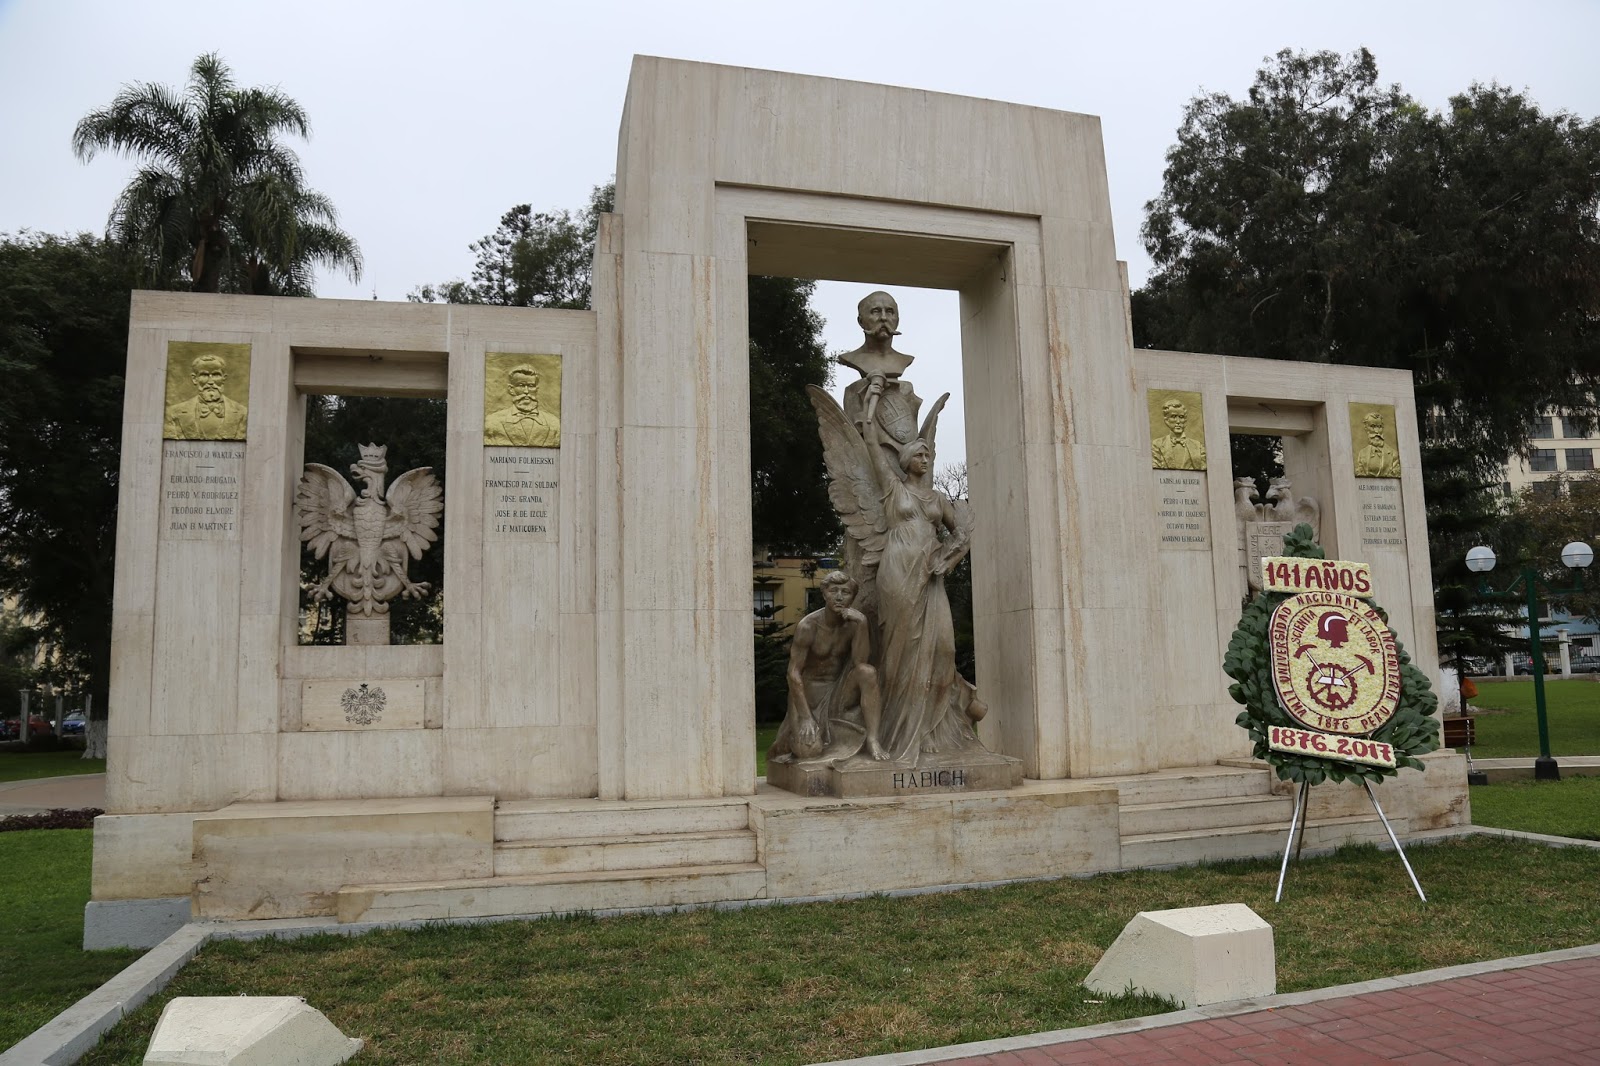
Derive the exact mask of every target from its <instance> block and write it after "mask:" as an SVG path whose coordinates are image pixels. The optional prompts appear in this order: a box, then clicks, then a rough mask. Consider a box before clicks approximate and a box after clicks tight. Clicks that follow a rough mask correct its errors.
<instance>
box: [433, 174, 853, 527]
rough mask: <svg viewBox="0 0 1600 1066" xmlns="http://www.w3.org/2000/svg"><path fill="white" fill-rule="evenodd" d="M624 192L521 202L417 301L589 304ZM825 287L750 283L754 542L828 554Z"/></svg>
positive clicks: (789, 281)
mask: <svg viewBox="0 0 1600 1066" xmlns="http://www.w3.org/2000/svg"><path fill="white" fill-rule="evenodd" d="M615 191H616V189H615V185H613V184H606V185H600V186H597V187H596V188H595V190H594V192H593V193H592V194H591V195H590V197H589V203H588V204H587V205H586V206H585V207H584V208H583V209H582V210H581V211H579V212H577V213H576V214H574V213H572V212H570V211H555V212H541V213H535V212H534V211H533V209H532V207H530V206H529V205H527V204H519V205H517V206H516V207H513V208H512V209H511V210H510V211H507V212H506V213H505V214H504V215H503V216H501V219H500V225H499V226H498V227H497V228H496V229H495V231H494V232H493V233H491V234H489V235H488V236H487V237H484V238H482V239H481V240H478V241H474V242H473V243H472V244H471V245H469V247H470V248H471V250H472V251H473V253H474V254H476V256H477V263H476V265H475V266H474V267H473V270H472V277H471V279H470V280H466V281H462V280H456V281H447V282H443V283H436V284H430V285H423V286H420V287H419V288H417V289H415V290H413V291H412V292H411V293H410V295H409V298H410V299H412V300H416V301H420V302H434V301H443V302H446V303H482V304H503V305H508V306H515V307H565V308H585V307H588V306H589V302H590V272H591V269H592V264H593V261H594V245H595V238H596V234H597V232H598V229H599V224H600V216H601V215H602V214H604V213H605V212H608V211H610V210H611V208H612V204H613V200H614V198H615ZM815 291H816V283H815V282H811V281H800V280H796V279H793V278H768V277H752V278H751V279H750V284H749V289H748V299H749V311H750V314H749V321H750V484H751V510H752V512H753V519H754V539H755V541H756V542H757V543H759V544H765V545H767V547H768V548H770V549H771V550H772V551H773V552H775V553H778V554H792V555H808V554H821V553H824V552H827V551H830V550H832V549H833V548H834V547H835V545H836V544H837V542H838V536H839V529H838V522H837V521H836V519H835V518H834V516H833V507H832V505H831V504H830V503H829V502H828V492H827V480H826V472H825V469H824V466H823V462H822V441H821V438H820V437H819V436H818V435H817V429H816V418H815V415H814V414H813V413H812V412H811V407H810V404H809V402H808V401H807V400H806V398H805V386H806V385H808V384H816V385H826V384H827V383H828V380H829V375H830V364H829V361H828V355H827V350H826V349H825V348H824V347H823V345H822V341H821V333H822V319H821V317H820V316H819V315H817V314H816V312H814V311H812V310H811V308H810V299H811V295H812V293H813V292H815Z"/></svg>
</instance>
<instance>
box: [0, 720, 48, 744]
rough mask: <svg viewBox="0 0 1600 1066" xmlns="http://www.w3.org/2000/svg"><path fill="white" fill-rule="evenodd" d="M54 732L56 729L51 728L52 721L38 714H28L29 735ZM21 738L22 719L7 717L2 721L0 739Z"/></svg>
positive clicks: (35, 735) (0, 723) (34, 735)
mask: <svg viewBox="0 0 1600 1066" xmlns="http://www.w3.org/2000/svg"><path fill="white" fill-rule="evenodd" d="M53 732H55V730H53V729H51V728H50V723H49V722H47V721H45V720H44V719H43V718H42V717H40V716H39V715H37V714H30V715H28V735H29V736H30V737H38V736H43V735H44V734H46V733H53ZM21 739H22V719H20V718H7V719H6V720H5V721H3V722H0V740H21Z"/></svg>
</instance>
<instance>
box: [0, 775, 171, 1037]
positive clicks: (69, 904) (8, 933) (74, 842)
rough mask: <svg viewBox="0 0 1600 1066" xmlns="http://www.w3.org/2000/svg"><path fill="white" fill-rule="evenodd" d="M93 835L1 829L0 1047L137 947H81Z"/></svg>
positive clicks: (102, 977) (89, 987) (132, 955)
mask: <svg viewBox="0 0 1600 1066" xmlns="http://www.w3.org/2000/svg"><path fill="white" fill-rule="evenodd" d="M24 757H25V758H39V757H40V756H24ZM91 837H92V831H91V830H88V829H32V830H26V831H23V832H17V833H0V901H3V903H0V988H3V989H4V994H5V1008H4V1009H3V1010H0V1049H4V1048H8V1047H10V1046H11V1045H12V1044H15V1043H16V1042H17V1041H19V1040H21V1039H22V1038H23V1037H25V1036H27V1035H28V1034H29V1033H31V1032H33V1031H34V1030H35V1029H37V1028H39V1026H41V1025H43V1024H44V1023H45V1022H47V1021H49V1020H50V1019H51V1018H53V1017H55V1016H56V1015H57V1014H58V1013H60V1012H61V1011H62V1010H65V1009H66V1008H67V1007H70V1006H71V1005H72V1004H73V1003H74V1002H75V1001H76V1000H78V999H79V998H81V997H83V996H85V995H88V994H89V993H90V992H92V991H94V989H95V988H97V987H98V986H99V985H101V984H102V983H104V982H105V981H106V980H107V979H108V978H110V977H111V976H112V975H113V974H115V973H116V972H117V971H118V970H120V969H122V968H123V967H124V966H126V965H128V963H130V962H132V961H133V960H134V959H136V958H138V957H139V955H141V954H142V952H138V951H87V952H86V951H83V950H81V948H80V945H81V944H82V943H83V905H84V904H85V903H87V902H88V901H89V851H90V840H91Z"/></svg>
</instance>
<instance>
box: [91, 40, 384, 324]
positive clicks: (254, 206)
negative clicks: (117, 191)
mask: <svg viewBox="0 0 1600 1066" xmlns="http://www.w3.org/2000/svg"><path fill="white" fill-rule="evenodd" d="M309 131H310V126H309V123H308V122H307V120H306V114H305V111H304V110H302V109H301V107H300V105H299V104H297V103H296V102H295V101H294V100H292V99H290V98H289V97H288V96H285V95H284V94H283V93H281V92H279V91H278V90H276V89H241V88H239V87H237V86H236V85H235V84H234V83H233V79H232V76H231V75H230V73H229V71H228V67H227V65H226V64H224V63H223V62H222V60H221V59H220V58H219V57H218V56H217V55H216V54H215V53H207V54H205V55H202V56H201V57H200V58H199V59H196V60H195V61H194V66H193V67H191V68H190V71H189V83H188V85H187V86H186V87H185V88H184V89H183V90H182V91H181V92H179V91H177V90H174V89H172V88H169V87H167V86H164V85H155V84H141V83H136V84H133V85H129V86H126V87H124V88H123V90H122V91H121V92H119V93H118V94H117V96H116V98H115V99H114V100H112V101H111V103H110V105H109V106H107V107H104V108H101V109H99V110H97V111H91V112H90V113H89V114H87V115H85V116H84V117H83V119H82V120H81V121H80V122H79V123H78V125H77V128H76V129H75V130H73V134H72V148H73V151H74V152H75V153H76V154H77V156H78V158H79V159H82V160H83V161H85V162H88V161H89V160H90V159H92V158H94V155H95V153H96V152H98V151H101V150H103V149H111V150H114V151H119V152H125V153H127V154H129V155H132V156H134V157H136V158H138V159H140V160H141V166H140V168H139V170H138V172H137V173H136V174H135V175H134V178H133V180H132V181H131V182H129V183H128V186H127V187H126V188H125V189H123V190H122V193H121V195H119V196H118V197H117V201H116V203H115V204H114V205H113V207H112V210H111V218H110V221H109V222H108V224H107V230H108V235H109V236H110V238H111V239H112V240H115V241H117V242H118V243H121V244H124V245H126V246H128V247H130V248H133V249H135V250H137V252H138V253H139V255H140V258H141V260H142V261H143V263H144V268H145V274H146V280H147V281H151V282H154V283H156V284H163V283H170V282H172V281H174V280H177V279H183V278H187V279H188V282H189V285H190V287H191V288H192V289H194V291H196V292H220V291H222V289H223V287H224V286H226V287H227V288H228V289H229V290H230V291H240V292H251V293H270V292H282V293H290V294H300V295H305V294H309V292H310V280H311V267H312V265H313V264H315V263H323V264H326V265H328V266H332V267H337V268H340V269H342V270H344V271H345V272H346V273H347V274H349V275H350V277H351V278H352V279H355V278H359V277H360V275H361V254H360V252H359V250H358V249H357V248H356V244H355V241H354V240H353V239H351V237H350V236H349V235H348V234H346V233H344V232H343V231H342V230H340V229H339V228H338V225H337V216H336V215H335V213H334V210H333V205H332V203H330V202H329V201H328V199H327V197H325V196H322V195H321V194H319V193H316V192H313V191H312V190H309V189H306V188H304V186H303V180H304V179H303V175H302V174H301V171H300V160H299V158H298V157H297V156H296V155H295V153H294V151H293V150H292V149H290V148H288V147H286V146H284V145H282V144H280V143H279V142H278V140H277V137H278V135H279V134H281V133H291V134H295V135H298V136H300V137H305V136H307V135H308V133H309Z"/></svg>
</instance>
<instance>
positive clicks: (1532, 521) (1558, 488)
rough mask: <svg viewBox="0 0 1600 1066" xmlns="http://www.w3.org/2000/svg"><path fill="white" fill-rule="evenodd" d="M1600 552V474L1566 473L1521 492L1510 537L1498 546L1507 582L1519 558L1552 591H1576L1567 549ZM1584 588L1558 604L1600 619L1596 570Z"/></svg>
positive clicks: (1511, 516)
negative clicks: (1576, 546)
mask: <svg viewBox="0 0 1600 1066" xmlns="http://www.w3.org/2000/svg"><path fill="white" fill-rule="evenodd" d="M1575 540H1577V541H1582V542H1584V543H1585V544H1587V545H1589V547H1590V548H1600V472H1594V471H1591V472H1589V473H1587V474H1560V475H1557V476H1556V477H1555V478H1552V479H1551V480H1549V481H1546V482H1543V483H1542V485H1541V486H1537V487H1535V486H1530V487H1529V488H1526V489H1524V490H1523V491H1522V492H1520V493H1518V494H1517V496H1516V498H1515V499H1514V500H1513V501H1512V503H1511V509H1510V512H1509V513H1508V514H1507V516H1506V530H1505V535H1504V536H1503V537H1502V538H1501V540H1500V543H1499V544H1498V545H1496V546H1495V551H1496V553H1497V554H1499V556H1500V558H1501V560H1503V565H1502V566H1501V567H1496V572H1497V573H1500V572H1501V571H1502V570H1503V571H1504V573H1503V574H1501V578H1502V580H1506V577H1505V575H1506V574H1509V573H1510V571H1511V567H1512V566H1515V565H1518V560H1519V559H1521V560H1526V561H1527V562H1528V563H1531V564H1532V565H1533V566H1534V567H1535V568H1536V569H1538V570H1539V572H1540V573H1541V574H1542V575H1543V577H1544V579H1545V581H1546V582H1547V583H1548V585H1549V586H1550V587H1551V588H1571V587H1572V586H1573V584H1574V583H1575V581H1576V575H1575V574H1574V573H1573V571H1572V570H1570V569H1568V568H1567V567H1566V566H1565V565H1564V564H1563V563H1562V562H1561V549H1562V548H1563V547H1565V546H1566V545H1568V544H1570V543H1571V542H1573V541H1575ZM1583 578H1584V580H1583V585H1584V590H1583V591H1582V592H1578V593H1575V594H1573V595H1569V596H1563V597H1560V598H1559V599H1557V600H1555V601H1553V604H1554V606H1555V607H1557V608H1559V609H1561V610H1564V611H1567V612H1569V613H1571V614H1572V615H1574V616H1576V617H1579V618H1588V619H1591V620H1595V621H1600V581H1597V580H1596V573H1595V570H1594V569H1592V568H1591V569H1590V571H1589V572H1587V573H1585V574H1584V575H1583Z"/></svg>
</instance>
